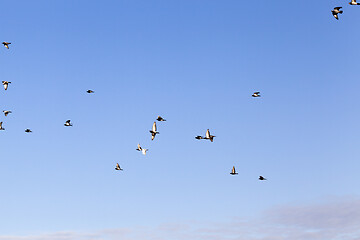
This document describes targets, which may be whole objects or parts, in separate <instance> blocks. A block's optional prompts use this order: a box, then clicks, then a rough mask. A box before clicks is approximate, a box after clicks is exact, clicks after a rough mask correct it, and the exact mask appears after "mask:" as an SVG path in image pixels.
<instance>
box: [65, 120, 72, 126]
mask: <svg viewBox="0 0 360 240" xmlns="http://www.w3.org/2000/svg"><path fill="white" fill-rule="evenodd" d="M64 126H66V127H71V126H72V124H71V120H67V121H66V122H65V123H64Z"/></svg>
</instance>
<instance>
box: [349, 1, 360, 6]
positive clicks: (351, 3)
mask: <svg viewBox="0 0 360 240" xmlns="http://www.w3.org/2000/svg"><path fill="white" fill-rule="evenodd" d="M349 4H350V5H360V3H357V2H356V0H351V2H349Z"/></svg>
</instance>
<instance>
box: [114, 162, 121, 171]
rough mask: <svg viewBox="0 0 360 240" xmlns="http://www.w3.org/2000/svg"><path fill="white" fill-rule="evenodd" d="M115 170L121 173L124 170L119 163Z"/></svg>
mask: <svg viewBox="0 0 360 240" xmlns="http://www.w3.org/2000/svg"><path fill="white" fill-rule="evenodd" d="M115 170H117V171H119V170H121V171H122V170H123V169H122V168H121V167H120V165H119V164H118V163H117V164H116V167H115Z"/></svg>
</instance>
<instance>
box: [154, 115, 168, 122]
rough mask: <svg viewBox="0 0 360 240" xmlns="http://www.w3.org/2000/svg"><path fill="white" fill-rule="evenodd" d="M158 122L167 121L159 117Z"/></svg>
mask: <svg viewBox="0 0 360 240" xmlns="http://www.w3.org/2000/svg"><path fill="white" fill-rule="evenodd" d="M156 120H157V121H159V122H165V121H166V120H165V119H163V118H162V117H160V116H158V117H157V119H156Z"/></svg>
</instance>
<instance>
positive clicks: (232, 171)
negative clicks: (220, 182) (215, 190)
mask: <svg viewBox="0 0 360 240" xmlns="http://www.w3.org/2000/svg"><path fill="white" fill-rule="evenodd" d="M230 174H231V175H236V174H238V173H237V172H236V170H235V166H233V168H232V169H231V173H230Z"/></svg>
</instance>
